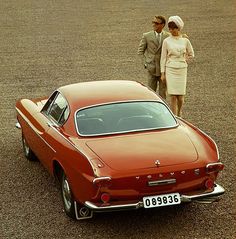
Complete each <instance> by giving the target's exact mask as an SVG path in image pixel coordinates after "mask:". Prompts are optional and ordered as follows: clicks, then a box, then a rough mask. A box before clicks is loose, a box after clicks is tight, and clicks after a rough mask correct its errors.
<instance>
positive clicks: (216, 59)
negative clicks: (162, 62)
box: [0, 0, 236, 239]
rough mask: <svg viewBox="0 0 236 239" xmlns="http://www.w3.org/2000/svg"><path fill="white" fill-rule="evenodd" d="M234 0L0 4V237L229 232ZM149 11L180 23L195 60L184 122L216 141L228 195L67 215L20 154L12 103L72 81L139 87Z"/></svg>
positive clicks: (165, 236) (232, 230)
mask: <svg viewBox="0 0 236 239" xmlns="http://www.w3.org/2000/svg"><path fill="white" fill-rule="evenodd" d="M235 6H236V2H235V1H234V0H228V1H221V0H207V1H203V0H200V1H196V0H188V1H187V0H179V1H177V0H159V1H158V0H132V1H124V0H123V1H122V0H100V1H96V0H90V1H86V0H67V1H63V0H57V1H55V0H1V2H0V97H1V100H0V117H1V135H0V140H1V153H0V188H1V200H0V224H1V226H0V238H3V239H5V238H11V239H12V238H135V239H136V238H137V239H139V238H160V239H171V238H177V239H181V238H195V239H202V238H206V239H213V238H214V239H218V238H219V239H222V238H226V239H231V238H232V239H233V238H235V237H236V226H235V215H236V210H235V205H236V200H235V198H236V195H235V178H236V174H235V167H236V164H235V155H236V154H235V111H236V109H235V99H236V98H235V76H236V67H235V62H236V61H235V56H236V54H235V53H236V49H235V46H236V44H235V40H236V34H235V32H236V27H235V26H236V9H235ZM157 14H163V15H165V16H166V17H169V16H170V15H180V16H181V17H182V18H183V20H184V21H185V28H184V31H185V32H186V33H187V34H188V35H189V38H190V40H191V42H192V44H193V47H194V49H195V53H196V58H195V61H194V62H193V63H192V65H191V66H190V67H189V72H188V89H187V97H186V104H185V113H184V118H185V119H187V120H189V121H190V122H192V123H194V124H195V125H197V126H198V127H200V128H201V129H203V130H204V131H205V132H207V133H208V134H209V135H210V136H212V137H213V138H214V139H215V140H216V142H217V144H218V146H219V150H220V153H221V160H222V162H223V163H224V164H225V170H224V172H223V173H222V174H221V175H220V177H219V179H218V182H219V183H220V184H221V185H222V186H224V187H225V189H226V193H225V195H224V196H223V197H222V200H221V201H219V202H218V203H214V204H210V205H205V204H204V205H203V204H196V203H192V204H188V205H181V206H177V207H171V208H160V209H154V210H138V211H132V212H116V213H105V214H98V215H96V217H94V218H93V219H92V220H87V221H82V222H81V221H80V222H75V221H72V220H70V219H69V218H68V217H67V216H66V215H65V213H64V212H63V210H62V202H61V198H60V192H59V188H58V186H57V184H56V182H55V180H54V179H53V178H52V177H51V176H50V175H49V174H48V173H47V172H46V171H45V169H44V168H43V167H42V166H41V164H39V163H31V162H27V161H26V160H25V158H24V156H23V152H22V147H21V133H20V131H18V130H16V129H15V128H14V124H15V122H16V120H15V110H14V106H15V102H16V100H17V99H19V98H31V97H32V98H34V97H40V96H44V95H48V94H50V93H51V92H52V91H53V90H54V89H56V88H57V87H59V86H61V85H65V84H69V83H74V82H79V81H94V80H103V79H106V80H109V79H127V80H138V81H141V82H143V83H145V84H146V74H145V71H144V70H143V69H142V67H141V66H140V61H139V59H138V57H137V47H138V44H139V40H140V38H141V35H142V33H143V32H145V31H149V30H150V29H151V23H150V21H151V18H152V17H153V16H154V15H157Z"/></svg>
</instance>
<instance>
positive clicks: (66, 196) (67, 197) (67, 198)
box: [62, 178, 72, 210]
mask: <svg viewBox="0 0 236 239" xmlns="http://www.w3.org/2000/svg"><path fill="white" fill-rule="evenodd" d="M62 195H63V200H64V203H65V206H66V209H68V210H69V209H70V208H71V204H72V202H71V191H70V186H69V183H68V181H67V179H66V178H64V180H63V183H62Z"/></svg>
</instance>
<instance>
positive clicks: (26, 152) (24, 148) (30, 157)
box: [22, 134, 37, 161]
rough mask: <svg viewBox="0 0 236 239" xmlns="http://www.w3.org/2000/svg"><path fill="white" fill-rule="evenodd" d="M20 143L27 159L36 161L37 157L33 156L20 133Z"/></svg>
mask: <svg viewBox="0 0 236 239" xmlns="http://www.w3.org/2000/svg"><path fill="white" fill-rule="evenodd" d="M22 145H23V151H24V155H25V157H26V158H27V159H28V160H29V161H37V157H36V156H35V154H34V152H33V151H32V150H31V148H30V146H29V144H28V143H27V141H26V139H25V137H24V135H23V134H22Z"/></svg>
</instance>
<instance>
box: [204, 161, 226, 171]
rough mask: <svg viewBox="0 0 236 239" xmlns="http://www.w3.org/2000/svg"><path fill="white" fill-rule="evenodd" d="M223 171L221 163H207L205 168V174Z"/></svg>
mask: <svg viewBox="0 0 236 239" xmlns="http://www.w3.org/2000/svg"><path fill="white" fill-rule="evenodd" d="M223 169H224V164H223V163H220V162H218V163H209V164H207V166H206V172H207V173H216V172H219V171H222V170H223Z"/></svg>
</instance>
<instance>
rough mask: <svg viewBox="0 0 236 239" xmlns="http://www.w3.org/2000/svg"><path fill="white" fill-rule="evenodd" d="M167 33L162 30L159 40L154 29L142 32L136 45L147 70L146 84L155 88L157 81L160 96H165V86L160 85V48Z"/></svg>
mask: <svg viewBox="0 0 236 239" xmlns="http://www.w3.org/2000/svg"><path fill="white" fill-rule="evenodd" d="M169 35H170V33H169V32H166V31H162V34H161V41H160V42H159V41H158V39H157V37H156V34H155V32H154V31H150V32H146V33H144V34H143V36H142V39H141V41H140V43H139V47H138V55H140V57H141V60H142V64H143V65H144V66H145V68H147V71H148V81H149V82H148V85H149V86H150V87H151V88H152V89H153V90H156V87H157V81H159V94H160V95H161V96H162V97H164V96H165V92H164V91H165V90H166V89H164V88H165V86H163V85H162V86H161V84H162V82H161V80H160V75H161V72H160V59H161V48H162V42H163V40H164V39H165V38H167V37H168V36H169ZM154 78H155V79H154ZM160 86H161V87H160ZM160 88H161V89H160ZM164 98H165V97H164Z"/></svg>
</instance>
